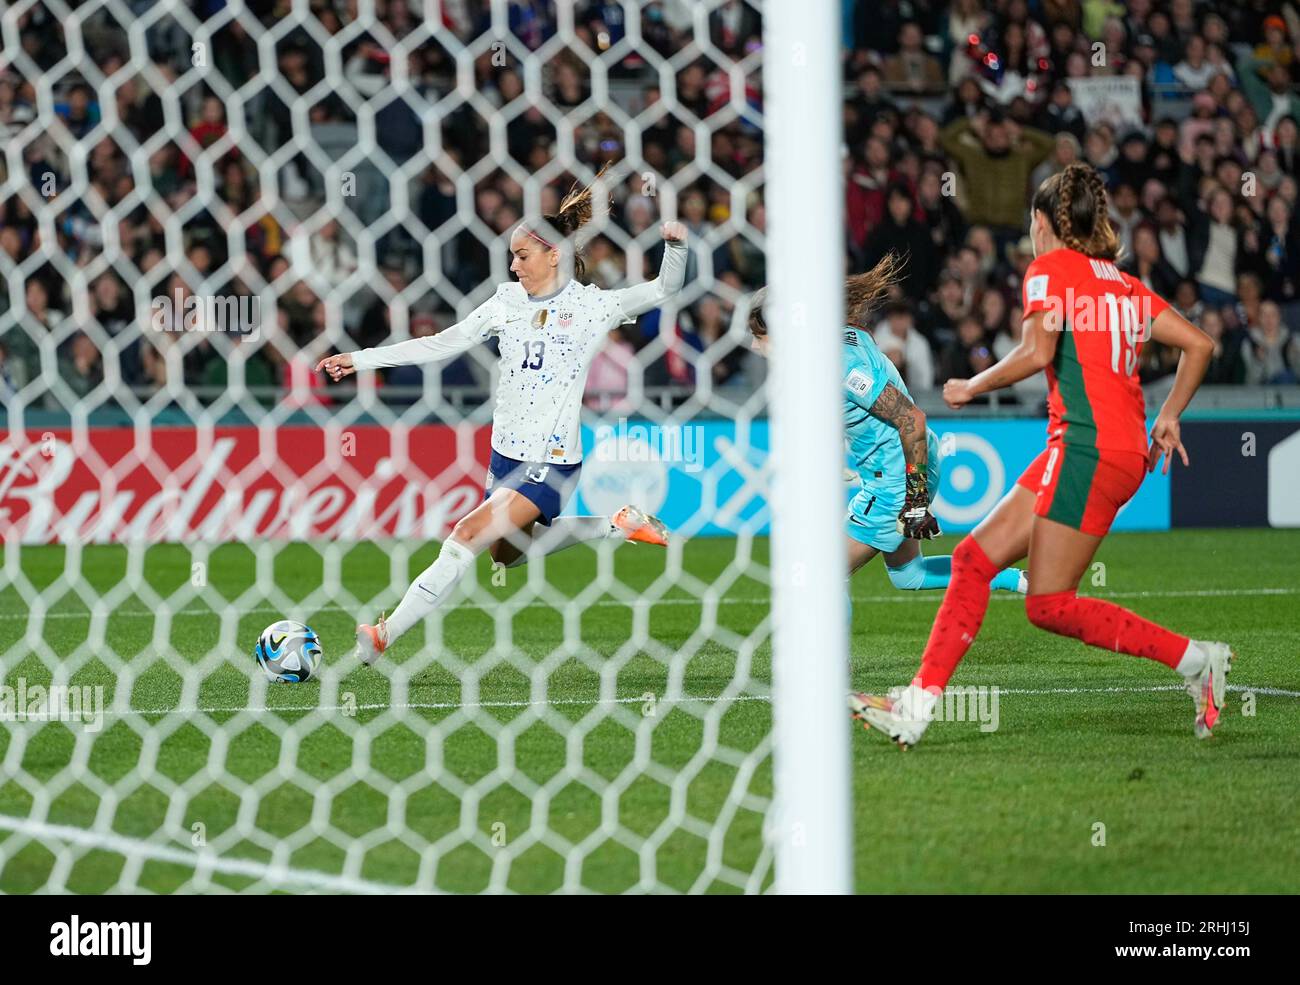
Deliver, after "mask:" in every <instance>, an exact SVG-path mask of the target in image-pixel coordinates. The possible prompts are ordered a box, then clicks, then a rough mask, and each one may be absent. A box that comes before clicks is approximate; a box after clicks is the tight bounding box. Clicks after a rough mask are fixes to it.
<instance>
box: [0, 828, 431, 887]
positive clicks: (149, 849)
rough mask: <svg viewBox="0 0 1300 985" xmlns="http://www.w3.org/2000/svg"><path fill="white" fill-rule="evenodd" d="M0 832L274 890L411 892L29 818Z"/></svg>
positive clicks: (1, 829)
mask: <svg viewBox="0 0 1300 985" xmlns="http://www.w3.org/2000/svg"><path fill="white" fill-rule="evenodd" d="M0 831H11V832H13V833H14V834H18V835H24V836H26V837H29V838H36V839H45V840H47V841H61V842H64V843H66V844H70V845H76V846H78V847H82V848H94V849H99V850H102V851H107V852H114V853H116V854H118V855H125V856H127V857H128V858H145V859H150V860H152V861H157V862H172V863H175V864H177V865H184V866H188V867H189V868H192V869H201V870H208V871H212V872H219V873H222V874H223V875H231V876H248V877H250V878H253V879H259V880H262V881H264V882H269V883H271V884H272V885H274V886H286V887H287V886H306V887H310V888H312V889H325V890H333V891H335V892H343V893H369V894H376V893H382V894H390V893H409V892H413V891H414V890H412V889H411V888H410V887H408V886H394V885H390V884H388V883H382V882H370V881H369V880H366V879H353V878H352V877H351V876H336V875H330V874H328V873H325V872H316V871H314V870H311V869H296V868H293V867H291V866H286V865H273V864H269V863H266V862H256V861H253V860H252V859H240V858H225V857H223V856H220V855H211V854H200V853H198V852H187V851H183V850H181V849H179V848H175V847H173V846H171V845H159V844H155V843H153V842H148V841H142V840H140V839H139V838H127V837H125V836H123V835H119V834H101V833H99V832H96V831H89V830H87V829H86V828H78V827H74V826H71V825H66V824H49V823H47V822H45V821H33V820H30V819H29V818H19V817H12V816H9V815H5V814H0Z"/></svg>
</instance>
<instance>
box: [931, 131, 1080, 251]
mask: <svg viewBox="0 0 1300 985" xmlns="http://www.w3.org/2000/svg"><path fill="white" fill-rule="evenodd" d="M942 141H943V147H944V150H946V151H947V152H948V153H949V154H950V155H951V156H952V157H953V158H954V160H956V162H957V166H958V167H959V168H960V174H961V180H962V187H963V190H964V192H965V198H966V203H967V204H966V215H967V217H968V218H969V219H970V221H971V222H976V223H982V224H985V225H988V226H991V227H992V228H993V231H994V235H995V236H996V237H998V238H999V239H1000V240H1002V241H1009V240H1014V239H1019V238H1020V235H1021V232H1022V229H1023V226H1024V221H1025V201H1026V195H1027V193H1028V191H1029V175H1030V174H1031V173H1032V172H1033V170H1034V169H1035V168H1036V167H1038V165H1039V164H1041V163H1042V162H1043V161H1044V160H1045V159H1046V158H1047V156H1048V155H1049V154H1051V153H1052V151H1053V150H1055V147H1056V144H1055V141H1054V140H1053V139H1052V138H1051V136H1049V135H1048V134H1045V133H1043V132H1042V131H1041V130H1034V129H1032V128H1030V127H1023V128H1022V127H1020V126H1019V125H1018V124H1016V123H1014V122H1012V121H1011V120H1009V119H1007V118H1006V117H1005V116H1004V115H1003V114H1002V113H1001V112H994V113H982V114H980V115H978V116H976V117H975V118H974V119H970V120H968V119H960V120H957V121H956V122H954V123H951V124H949V125H948V126H947V127H946V128H945V129H944V131H943V137H942Z"/></svg>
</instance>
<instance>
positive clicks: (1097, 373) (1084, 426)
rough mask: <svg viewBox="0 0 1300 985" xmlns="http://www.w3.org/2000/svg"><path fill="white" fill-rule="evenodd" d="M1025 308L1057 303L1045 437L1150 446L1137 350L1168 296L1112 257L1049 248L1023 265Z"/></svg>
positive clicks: (1138, 448) (1140, 448)
mask: <svg viewBox="0 0 1300 985" xmlns="http://www.w3.org/2000/svg"><path fill="white" fill-rule="evenodd" d="M1023 294H1024V312H1025V317H1026V318H1028V317H1029V316H1030V315H1031V314H1033V313H1034V312H1035V311H1047V310H1055V311H1056V312H1057V313H1058V314H1059V315H1060V319H1061V320H1060V329H1061V337H1060V340H1059V341H1058V343H1057V346H1056V357H1055V358H1054V359H1053V360H1052V364H1051V365H1050V366H1048V367H1047V385H1048V396H1047V409H1048V414H1049V417H1050V423H1049V425H1048V440H1049V441H1061V442H1064V443H1065V444H1067V445H1086V446H1088V447H1092V448H1097V449H1099V450H1102V449H1104V450H1109V451H1134V452H1138V453H1139V454H1142V455H1145V454H1146V451H1147V429H1146V402H1145V400H1144V399H1143V396H1142V387H1141V385H1140V384H1139V382H1138V356H1139V354H1140V352H1141V350H1142V342H1143V340H1144V339H1146V338H1147V335H1148V328H1147V326H1148V324H1149V321H1150V320H1151V319H1154V318H1155V317H1156V316H1157V315H1158V314H1160V312H1162V311H1164V310H1165V309H1166V308H1167V307H1169V303H1168V302H1167V301H1165V300H1164V299H1163V298H1161V297H1160V296H1159V295H1157V294H1155V293H1153V292H1152V291H1151V290H1150V289H1149V288H1147V286H1146V285H1145V284H1143V283H1142V282H1141V281H1140V280H1138V279H1137V278H1136V277H1133V276H1131V275H1129V274H1125V273H1121V272H1120V270H1119V269H1118V268H1117V267H1116V266H1115V264H1114V263H1112V262H1111V261H1109V260H1097V259H1094V258H1092V257H1088V256H1085V255H1084V254H1082V253H1079V252H1077V251H1076V250H1067V249H1060V250H1052V251H1051V252H1050V253H1044V254H1043V255H1042V256H1040V257H1038V258H1037V259H1036V260H1034V262H1033V263H1031V264H1030V265H1029V269H1028V270H1026V271H1025V280H1024V286H1023Z"/></svg>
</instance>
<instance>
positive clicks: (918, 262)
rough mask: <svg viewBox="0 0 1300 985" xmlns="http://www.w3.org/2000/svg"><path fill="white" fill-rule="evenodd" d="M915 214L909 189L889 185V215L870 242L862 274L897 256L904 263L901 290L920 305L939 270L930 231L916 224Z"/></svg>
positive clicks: (920, 224) (872, 235)
mask: <svg viewBox="0 0 1300 985" xmlns="http://www.w3.org/2000/svg"><path fill="white" fill-rule="evenodd" d="M915 211H916V203H915V202H914V201H913V200H912V193H911V192H910V191H908V188H907V186H906V185H904V184H901V183H895V184H893V185H890V186H889V196H888V213H887V215H886V217H885V220H884V221H883V222H882V223H881V224H880V225H879V226H878V227H877V228H876V230H875V231H874V232H873V233H872V234H871V235H870V236H869V237H868V238H867V243H866V246H865V248H864V250H863V261H862V270H870V269H871V268H872V267H874V266H875V265H876V264H877V263H879V262H880V261H881V260H883V259H884V258H885V257H886V256H887V255H888V254H890V253H894V254H897V255H898V256H899V257H900V258H902V259H903V261H904V265H903V272H902V276H901V278H900V280H899V286H900V287H901V288H902V290H903V294H904V295H905V296H906V297H907V299H908V300H909V301H911V302H913V303H914V304H919V303H920V302H921V301H922V300H924V299H925V298H927V297H929V295H930V291H931V290H932V289H933V287H934V279H935V275H936V266H935V255H934V251H933V250H932V249H931V246H930V231H929V230H928V229H926V227H925V226H924V225H923V224H922V223H921V222H919V221H918V220H917V218H916V216H915Z"/></svg>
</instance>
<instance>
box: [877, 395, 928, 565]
mask: <svg viewBox="0 0 1300 985" xmlns="http://www.w3.org/2000/svg"><path fill="white" fill-rule="evenodd" d="M869 413H870V414H871V416H872V417H874V418H876V419H877V420H880V421H884V422H885V423H886V424H888V425H889V426H890V427H892V428H895V429H896V430H897V431H898V437H899V440H900V441H902V443H903V459H904V460H905V461H906V462H907V494H906V498H905V500H904V502H903V509H902V512H900V513H899V514H898V528H899V532H900V533H901V534H902V535H903V536H904V537H911V538H913V539H916V540H929V539H930V538H931V537H934V536H935V535H936V534H938V533H939V521H938V520H936V519H935V518H934V515H933V514H931V512H930V491H929V489H928V488H927V480H926V473H927V466H928V464H929V463H928V461H927V459H928V457H929V446H928V442H929V435H928V433H927V431H926V426H925V411H923V410H921V408H920V407H918V406H916V404H914V403H912V401H911V400H910V399H909V398H908V396H907V394H905V393H903V391H902V390H900V389H898V387H896V386H894V384H892V383H886V384H885V388H884V389H883V390H882V391H880V396H879V397H877V398H876V402H875V403H874V404H872V405H871V410H870V412H869Z"/></svg>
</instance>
